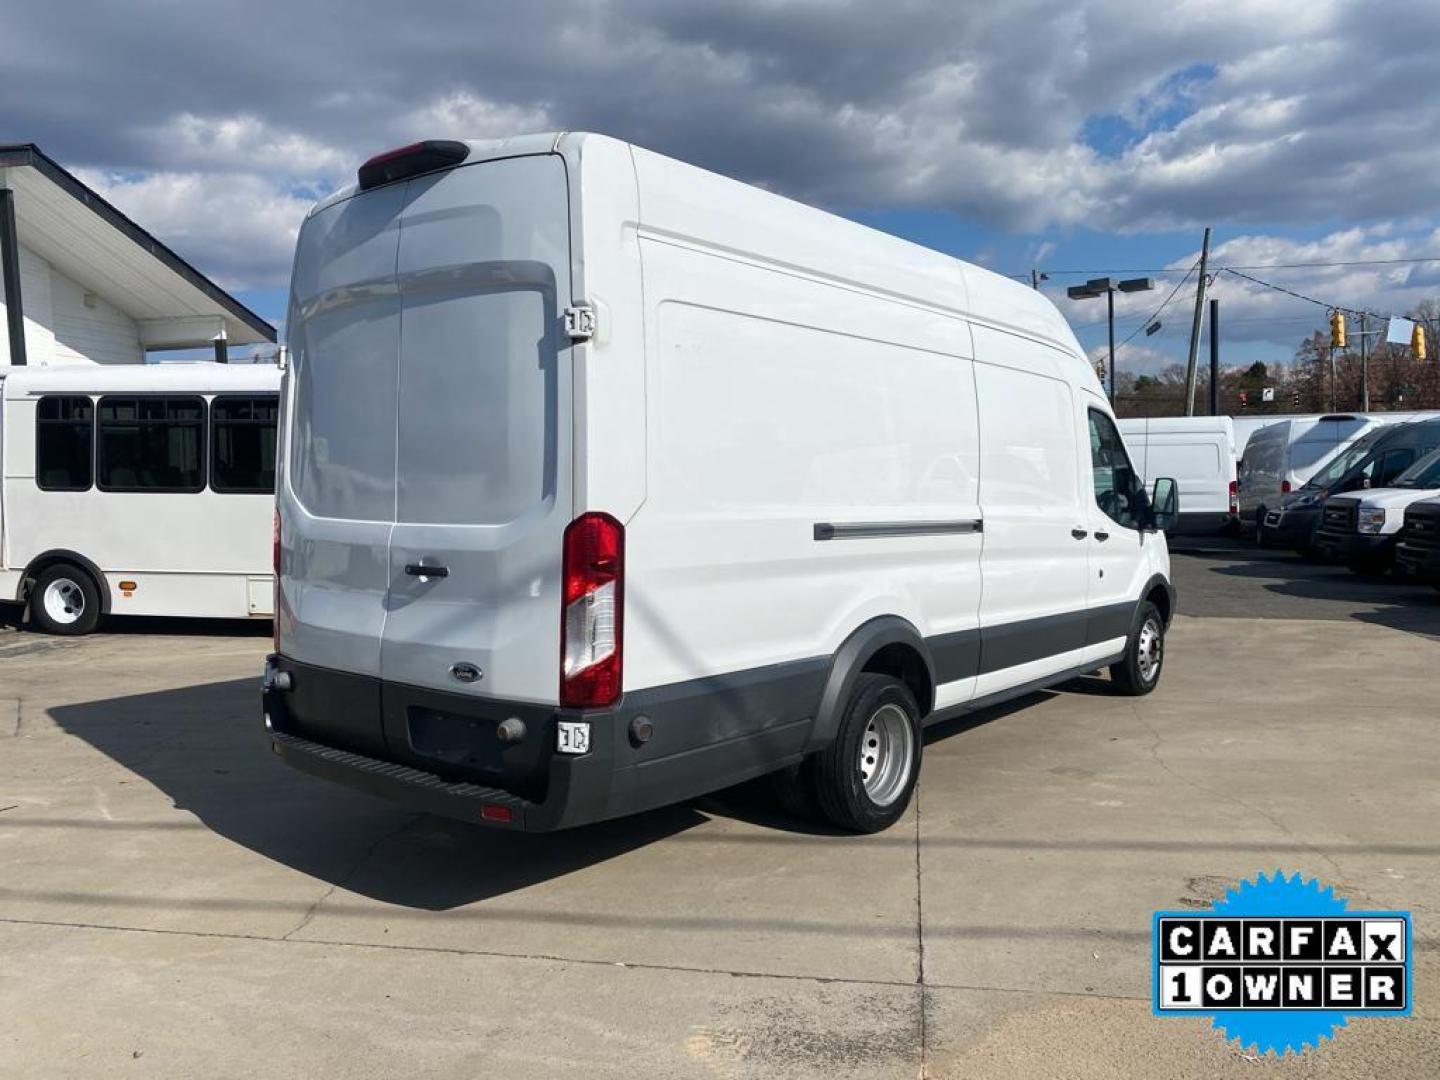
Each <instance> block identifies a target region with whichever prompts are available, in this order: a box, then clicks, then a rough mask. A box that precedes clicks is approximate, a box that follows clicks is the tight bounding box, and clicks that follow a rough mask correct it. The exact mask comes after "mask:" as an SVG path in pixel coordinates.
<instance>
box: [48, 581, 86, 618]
mask: <svg viewBox="0 0 1440 1080" xmlns="http://www.w3.org/2000/svg"><path fill="white" fill-rule="evenodd" d="M40 603H41V604H42V605H43V606H44V608H45V614H46V615H48V616H49V617H50V619H51V620H52V621H54V622H56V623H60V624H63V625H67V626H68V625H69V624H70V623H75V622H79V621H80V619H81V618H83V617H84V615H85V591H84V590H83V589H81V588H80V586H79V584H78V583H77V582H74V581H71V580H70V579H69V578H56V579H55V580H54V581H52V582H50V584H49V585H46V586H45V594H44V595H43V596H42V597H41V598H40Z"/></svg>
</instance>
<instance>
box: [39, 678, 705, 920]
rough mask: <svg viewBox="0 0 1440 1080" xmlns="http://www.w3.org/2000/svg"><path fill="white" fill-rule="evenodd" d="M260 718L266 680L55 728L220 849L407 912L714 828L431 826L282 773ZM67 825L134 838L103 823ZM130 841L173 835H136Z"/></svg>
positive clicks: (82, 709)
mask: <svg viewBox="0 0 1440 1080" xmlns="http://www.w3.org/2000/svg"><path fill="white" fill-rule="evenodd" d="M259 705H260V682H259V680H258V679H234V680H230V681H228V682H215V683H207V684H202V685H198V686H189V687H183V688H180V689H175V690H163V691H157V692H153V693H146V694H136V695H133V696H129V697H117V698H106V699H103V700H98V701H90V702H84V703H81V704H74V705H61V706H56V707H54V708H52V709H51V710H50V716H51V718H52V719H53V720H54V721H55V723H56V724H57V725H58V726H59V727H60V728H61V729H62V730H63V731H65V732H66V733H68V734H70V735H73V736H75V737H76V738H79V739H83V740H84V741H85V742H87V743H89V744H90V745H91V746H93V747H94V748H95V749H97V750H99V751H100V752H101V753H103V754H105V755H106V756H108V757H110V758H111V759H113V760H114V761H115V762H117V763H118V764H119V765H121V766H123V767H124V768H126V769H128V770H130V771H131V772H133V773H135V774H136V775H138V776H140V777H142V778H143V779H144V780H146V781H148V782H149V783H151V784H153V785H154V786H155V787H156V788H158V789H159V790H160V791H162V792H164V793H165V795H167V796H168V797H169V798H170V799H171V801H172V802H173V803H174V804H175V807H176V809H178V810H182V811H185V812H187V813H190V814H193V815H195V817H196V818H198V819H199V820H200V821H201V822H202V823H203V825H204V826H205V827H206V828H208V829H210V830H211V831H212V832H214V833H215V834H217V835H219V836H221V837H224V838H225V839H226V840H229V841H231V842H232V843H235V844H239V845H241V846H242V847H245V848H248V849H250V850H251V851H254V852H256V853H257V854H259V855H262V856H264V857H265V858H267V859H272V860H274V861H276V862H278V863H282V864H284V865H286V866H289V867H291V868H293V869H295V870H298V871H300V872H301V873H304V874H308V875H310V876H311V877H314V878H317V879H320V880H322V881H326V882H329V883H330V884H332V885H336V886H340V887H342V888H344V889H347V890H349V891H351V892H355V893H360V894H362V895H365V896H368V897H371V898H373V899H376V900H380V901H383V902H385V903H389V904H398V905H402V906H405V907H412V908H420V909H425V910H432V911H443V910H448V909H450V908H455V907H461V906H464V905H466V904H471V903H474V902H476V901H479V900H484V899H487V898H489V897H493V896H498V895H501V894H504V893H508V892H512V891H514V890H517V889H523V888H526V887H528V886H531V885H535V884H537V883H540V882H543V881H546V880H549V879H552V878H557V877H561V876H563V875H566V874H570V873H573V872H574V871H577V870H580V869H583V868H585V867H588V866H592V865H594V864H596V863H601V862H605V861H607V860H609V859H613V858H615V857H617V856H620V855H623V854H625V853H626V852H628V851H631V850H634V849H636V848H639V847H643V846H645V845H647V844H650V843H653V842H654V841H656V840H660V839H663V838H665V837H668V836H673V835H675V834H676V833H679V832H682V831H684V830H686V829H689V828H692V827H694V826H695V825H698V824H700V823H702V822H704V821H705V820H706V818H705V816H704V815H702V814H701V813H699V812H698V811H696V810H695V809H694V808H693V807H688V806H679V807H672V808H668V809H665V810H660V811H654V812H651V813H648V814H643V815H640V816H637V817H634V818H627V819H622V820H620V821H614V822H604V823H600V824H597V825H590V826H585V827H583V828H580V829H572V830H570V831H567V832H561V833H552V834H541V835H524V834H518V833H509V832H503V831H497V830H493V829H487V828H484V827H481V826H476V825H469V824H466V823H464V822H458V821H449V820H447V819H444V818H436V817H430V816H428V815H425V814H419V813H415V812H413V811H408V810H406V809H404V808H402V807H397V806H395V805H392V804H390V803H387V802H384V801H382V800H380V799H375V798H372V797H370V796H368V795H363V794H360V793H358V792H353V791H350V790H348V789H346V788H344V787H340V786H338V785H335V784H331V783H327V782H325V781H323V780H319V779H315V778H313V777H309V776H306V775H304V774H302V773H298V772H295V771H294V770H292V769H289V768H286V767H285V766H284V765H282V764H281V763H280V762H279V761H278V760H276V759H275V758H274V757H273V756H272V755H271V754H270V753H269V752H268V747H267V743H266V741H265V738H264V733H263V730H262V728H261V724H260V708H259ZM69 824H72V825H74V826H77V827H85V826H87V825H88V826H91V827H94V828H97V829H123V828H126V827H127V825H126V823H125V822H123V821H118V822H117V821H105V820H102V819H99V818H96V819H93V820H91V819H81V820H76V821H74V822H71V823H69ZM134 828H135V829H136V830H137V831H143V830H144V829H146V828H154V829H155V830H156V831H163V830H166V829H173V828H174V825H173V823H169V822H153V821H152V822H137V823H135V824H134ZM167 857H183V856H174V855H167ZM197 872H199V871H198V869H197Z"/></svg>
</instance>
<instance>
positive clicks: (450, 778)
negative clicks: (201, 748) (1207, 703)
mask: <svg viewBox="0 0 1440 1080" xmlns="http://www.w3.org/2000/svg"><path fill="white" fill-rule="evenodd" d="M288 332H289V343H290V349H291V357H292V362H291V367H290V369H289V371H288V372H287V375H286V385H285V390H284V393H283V395H282V396H283V399H284V401H283V406H282V414H283V415H282V423H281V453H280V458H281V466H280V472H279V483H278V489H277V491H278V494H277V500H278V506H279V529H280V533H279V560H280V562H279V589H278V597H279V601H278V610H277V612H276V629H277V637H278V651H277V654H276V655H275V656H273V657H272V658H271V659H270V660H269V662H268V664H267V668H266V677H265V682H264V695H263V704H264V714H265V724H266V727H267V729H268V732H269V738H270V742H271V745H272V748H273V749H274V751H275V753H276V754H277V755H278V756H279V757H280V758H282V759H283V760H284V761H286V762H288V763H289V764H291V765H293V766H295V767H297V768H300V769H303V770H306V771H308V772H310V773H313V774H316V775H320V776H324V777H329V778H331V779H334V780H336V781H339V782H343V783H347V784H350V785H353V786H356V787H359V788H361V789H365V790H369V791H371V792H373V793H375V794H379V795H383V796H386V797H389V798H393V799H396V800H399V801H403V802H405V803H408V804H410V805H412V806H415V807H418V808H422V809H426V810H430V811H433V812H437V813H443V814H449V815H453V816H457V817H461V818H466V819H470V820H474V821H477V822H485V823H489V824H492V825H495V826H498V827H504V828H512V829H528V830H547V829H556V828H563V827H568V826H571V825H576V824H579V823H581V822H587V821H594V820H598V819H603V818H612V817H616V816H619V815H623V814H628V813H633V812H635V811H639V810H644V809H647V808H649V807H654V806H659V805H662V804H665V803H671V802H675V801H678V800H682V799H685V798H688V797H692V796H696V795H699V794H702V793H704V792H708V791H713V790H716V789H719V788H722V787H726V786H729V785H732V784H735V783H737V782H740V781H743V780H746V779H749V778H751V777H757V776H760V775H762V774H766V773H777V774H778V776H777V782H779V783H781V784H782V785H788V790H789V791H790V793H792V794H795V795H797V796H805V797H807V798H813V802H814V804H816V805H817V806H818V808H819V809H820V810H822V811H823V812H824V814H825V815H826V816H827V817H828V818H830V819H831V820H832V821H834V822H835V823H837V824H838V825H840V826H842V827H844V828H847V829H852V830H858V831H873V830H878V829H881V828H884V827H885V826H887V825H889V824H891V823H892V822H894V821H895V820H896V819H897V818H898V817H899V816H900V815H901V814H902V813H903V812H904V810H905V807H906V804H907V803H908V801H909V799H910V795H911V791H912V790H913V787H914V785H915V781H916V776H917V774H918V770H919V767H920V757H921V747H922V743H921V729H922V725H924V724H927V723H932V722H934V721H937V720H941V719H943V718H945V717H949V716H953V715H955V714H957V713H959V712H961V711H964V710H966V709H972V708H976V707H978V706H981V705H985V704H988V703H992V702H996V701H999V700H1001V699H1004V698H1010V697H1015V696H1017V695H1020V694H1024V693H1026V692H1027V691H1032V690H1035V689H1037V688H1040V687H1045V686H1049V685H1052V684H1055V683H1058V682H1061V681H1063V680H1066V679H1070V678H1072V677H1074V676H1075V675H1077V674H1080V673H1085V672H1093V671H1096V670H1098V669H1104V668H1107V667H1108V668H1109V671H1110V678H1111V680H1112V683H1113V686H1114V688H1115V690H1116V691H1117V692H1120V693H1128V694H1142V693H1146V692H1148V691H1149V690H1151V689H1152V688H1153V687H1154V686H1155V685H1156V682H1157V680H1158V679H1159V677H1160V672H1161V666H1162V663H1163V658H1164V652H1163V642H1164V636H1165V632H1166V628H1167V625H1168V623H1169V620H1170V616H1171V612H1172V611H1173V609H1174V603H1175V600H1174V591H1173V589H1172V588H1171V585H1170V580H1169V577H1170V563H1169V555H1168V553H1167V550H1166V545H1165V539H1164V536H1163V534H1162V533H1160V532H1157V531H1156V529H1157V527H1161V526H1164V525H1165V524H1166V523H1167V520H1168V519H1169V518H1171V517H1173V514H1174V512H1175V498H1174V482H1173V480H1169V479H1163V480H1160V481H1158V487H1157V490H1156V491H1155V492H1154V493H1153V494H1151V493H1147V492H1146V491H1145V489H1144V487H1143V486H1142V485H1141V483H1140V481H1139V479H1138V474H1137V472H1136V470H1135V468H1134V467H1133V466H1132V464H1131V461H1130V458H1129V456H1128V454H1127V452H1126V449H1125V445H1124V443H1123V441H1122V439H1121V438H1120V435H1119V432H1118V431H1117V430H1116V426H1115V421H1114V419H1113V416H1112V413H1111V411H1110V407H1109V405H1108V404H1107V403H1106V401H1105V397H1104V395H1103V394H1102V392H1101V389H1100V386H1099V384H1098V383H1097V382H1096V379H1095V376H1094V374H1093V373H1092V371H1091V369H1090V365H1089V363H1088V362H1087V361H1086V359H1085V354H1084V353H1083V352H1082V350H1081V349H1080V347H1079V345H1078V344H1077V343H1076V341H1075V338H1074V336H1073V334H1072V333H1071V331H1070V329H1069V327H1068V326H1067V325H1066V323H1065V321H1064V319H1063V318H1062V317H1061V316H1060V314H1059V313H1058V312H1057V311H1056V309H1055V308H1054V306H1053V305H1052V304H1051V303H1050V302H1049V301H1048V300H1046V299H1045V298H1044V297H1042V296H1041V295H1040V294H1039V293H1037V292H1034V291H1033V290H1031V289H1028V288H1024V287H1022V286H1020V285H1018V284H1016V283H1014V282H1011V281H1008V280H1006V279H1005V278H1002V277H1000V276H998V275H995V274H992V273H990V272H988V271H986V270H982V269H980V268H978V267H975V266H970V265H967V264H964V263H961V262H958V261H956V260H955V259H953V258H950V257H947V256H944V255H941V254H938V253H936V252H934V251H930V250H927V249H925V248H921V247H917V246H915V245H913V244H910V243H907V242H904V241H902V240H899V239H896V238H894V237H891V236H887V235H884V234H882V233H879V232H875V231H872V230H870V229H867V228H864V227H862V226H860V225H857V224H854V223H852V222H849V221H845V220H842V219H840V218H837V217H833V216H831V215H829V214H826V213H822V212H821V211H819V210H815V209H811V208H809V207H806V206H802V205H799V204H797V203H794V202H791V201H789V200H787V199H784V198H781V197H779V196H777V195H774V194H770V193H768V192H765V191H761V190H759V189H757V188H754V187H749V186H747V185H745V184H741V183H738V182H736V181H734V180H729V179H725V178H724V177H721V176H716V175H713V174H711V173H708V172H704V171H702V170H700V169H697V168H693V167H691V166H689V165H684V164H681V163H679V162H677V161H673V160H669V159H667V158H663V157H660V156H658V155H656V154H653V153H649V152H647V151H644V150H641V149H639V148H636V147H632V146H630V145H627V144H625V143H623V142H618V141H616V140H614V139H610V138H605V137H601V136H595V135H583V134H573V133H572V134H561V135H554V134H551V135H542V136H527V137H521V138H515V139H511V140H506V141H499V142H474V143H465V142H450V141H443V142H441V141H437V142H429V143H418V144H415V145H413V146H410V147H406V148H404V149H403V150H400V151H395V152H392V153H390V154H385V155H381V156H380V157H378V158H374V159H372V160H371V161H370V162H367V163H366V164H365V165H364V166H363V167H362V168H361V169H360V172H359V183H358V184H357V185H356V186H354V187H351V188H349V189H347V190H345V191H343V192H341V193H339V194H337V195H335V196H333V197H331V198H329V199H326V200H325V201H323V202H321V203H320V204H319V205H318V206H317V207H315V209H314V210H313V211H312V212H311V213H310V215H309V216H308V218H307V220H306V221H305V223H304V225H303V228H302V230H301V233H300V238H299V242H298V249H297V253H296V260H295V269H294V277H293V295H292V301H291V308H290V316H289V322H288Z"/></svg>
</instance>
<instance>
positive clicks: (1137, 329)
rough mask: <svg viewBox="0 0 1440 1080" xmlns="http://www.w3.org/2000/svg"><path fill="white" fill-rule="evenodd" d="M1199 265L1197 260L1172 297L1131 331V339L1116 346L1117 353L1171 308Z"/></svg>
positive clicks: (1172, 293)
mask: <svg viewBox="0 0 1440 1080" xmlns="http://www.w3.org/2000/svg"><path fill="white" fill-rule="evenodd" d="M1199 265H1200V262H1199V260H1198V259H1197V260H1196V262H1195V265H1194V266H1192V267H1190V269H1189V270H1186V271H1185V276H1184V277H1182V278H1181V279H1180V280H1179V281H1177V282H1176V283H1175V287H1174V288H1173V289H1171V290H1170V295H1169V296H1167V297H1165V299H1164V300H1162V301H1161V302H1160V306H1159V307H1158V308H1156V309H1155V311H1154V313H1153V314H1151V315H1150V317H1149V318H1147V319H1146V320H1145V321H1144V322H1142V323H1141V324H1140V325H1139V326H1137V327H1135V329H1134V330H1132V331H1130V336H1129V337H1127V338H1126V339H1125V340H1124V341H1122V342H1120V344H1119V345H1117V346H1115V351H1116V353H1119V351H1120V350H1121V349H1123V348H1124V347H1125V346H1126V345H1129V344H1130V342H1132V341H1133V340H1135V335H1136V334H1138V333H1140V331H1141V330H1143V329H1145V327H1147V326H1149V325H1150V324H1151V323H1152V322H1154V321H1155V320H1156V319H1158V318H1159V317H1160V313H1161V312H1162V311H1164V310H1165V309H1166V308H1167V307H1169V306H1170V301H1172V300H1174V299H1175V297H1176V295H1177V294H1178V293H1179V292H1180V290H1181V289H1182V288H1184V287H1185V282H1187V281H1189V280H1190V275H1191V274H1193V273H1194V272H1195V269H1196V267H1198V266H1199Z"/></svg>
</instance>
